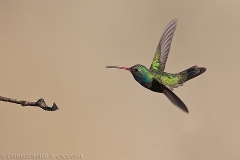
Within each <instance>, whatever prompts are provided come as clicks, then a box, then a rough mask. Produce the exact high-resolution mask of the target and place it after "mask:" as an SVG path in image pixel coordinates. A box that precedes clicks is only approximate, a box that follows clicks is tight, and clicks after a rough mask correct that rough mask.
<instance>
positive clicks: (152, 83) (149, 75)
mask: <svg viewBox="0 0 240 160" xmlns="http://www.w3.org/2000/svg"><path fill="white" fill-rule="evenodd" d="M176 26H177V20H172V21H171V22H170V23H169V24H168V25H167V27H166V28H165V30H164V31H163V34H162V36H161V39H160V41H159V43H158V46H157V49H156V52H155V55H154V58H153V62H152V64H151V67H150V68H149V69H147V68H146V67H145V66H143V65H140V64H137V65H134V66H132V67H130V68H126V67H117V66H107V68H119V69H124V70H128V71H130V72H131V73H132V75H133V77H134V79H135V80H136V81H137V82H138V83H140V84H141V85H142V86H143V87H145V88H147V89H149V90H151V91H154V92H159V93H163V94H164V95H166V96H167V97H168V98H169V100H170V101H171V102H172V103H173V104H175V105H176V106H178V107H179V108H181V109H182V110H184V111H185V112H188V109H187V107H186V105H185V104H184V103H183V101H182V100H181V99H180V98H179V97H178V96H177V95H175V94H174V93H173V92H172V91H171V90H173V88H177V87H178V86H181V85H183V83H185V82H186V81H188V80H190V79H192V78H194V77H197V76H199V75H200V74H202V73H204V72H205V71H206V68H204V67H198V66H193V67H190V68H188V69H186V70H184V71H182V72H179V73H176V74H172V73H167V72H164V69H165V65H166V62H167V58H168V54H169V51H170V47H171V42H172V38H173V35H174V32H175V30H176ZM166 86H167V87H166Z"/></svg>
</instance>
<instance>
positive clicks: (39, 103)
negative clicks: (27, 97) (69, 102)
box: [0, 96, 58, 111]
mask: <svg viewBox="0 0 240 160" xmlns="http://www.w3.org/2000/svg"><path fill="white" fill-rule="evenodd" d="M0 101H4V102H10V103H16V104H21V105H22V106H34V107H40V108H42V109H43V110H46V111H56V110H58V107H57V105H56V103H55V102H54V103H53V106H52V107H49V106H48V105H47V104H46V103H45V101H44V99H43V98H40V99H39V100H38V101H37V102H31V101H24V100H18V99H12V98H7V97H2V96H0Z"/></svg>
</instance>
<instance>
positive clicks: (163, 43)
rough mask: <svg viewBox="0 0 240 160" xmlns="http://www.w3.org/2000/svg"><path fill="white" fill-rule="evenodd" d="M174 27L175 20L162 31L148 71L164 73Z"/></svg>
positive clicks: (175, 24)
mask: <svg viewBox="0 0 240 160" xmlns="http://www.w3.org/2000/svg"><path fill="white" fill-rule="evenodd" d="M176 27H177V19H174V20H172V21H171V22H170V23H169V24H168V25H167V27H166V28H165V30H164V31H163V33H162V36H161V39H160V41H159V43H158V46H157V49H156V51H155V55H154V58H153V61H152V64H151V67H150V69H153V70H160V71H164V69H165V65H166V62H167V58H168V54H169V51H170V47H171V43H172V38H173V35H174V32H175V30H176Z"/></svg>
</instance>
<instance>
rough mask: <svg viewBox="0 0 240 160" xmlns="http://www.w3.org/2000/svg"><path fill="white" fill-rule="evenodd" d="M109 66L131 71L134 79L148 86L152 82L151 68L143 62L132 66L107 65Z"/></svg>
mask: <svg viewBox="0 0 240 160" xmlns="http://www.w3.org/2000/svg"><path fill="white" fill-rule="evenodd" d="M106 67H107V68H118V69H124V70H127V71H130V72H131V73H132V75H133V77H134V79H135V80H136V81H137V82H138V83H140V84H141V85H143V86H144V87H147V88H148V84H149V82H150V72H149V70H148V69H147V68H146V67H145V66H143V65H141V64H136V65H134V66H132V67H130V68H127V67H118V66H106Z"/></svg>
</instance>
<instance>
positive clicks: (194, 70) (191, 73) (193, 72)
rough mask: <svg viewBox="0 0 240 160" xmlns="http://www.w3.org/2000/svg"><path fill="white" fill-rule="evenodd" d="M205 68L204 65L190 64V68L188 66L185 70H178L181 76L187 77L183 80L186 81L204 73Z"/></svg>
mask: <svg viewBox="0 0 240 160" xmlns="http://www.w3.org/2000/svg"><path fill="white" fill-rule="evenodd" d="M206 70H207V69H206V68H205V67H198V66H192V67H191V68H188V69H186V70H185V71H182V72H180V75H182V76H183V77H187V79H185V81H188V80H190V79H192V78H194V77H197V76H199V75H200V74H202V73H204V72H205V71H206Z"/></svg>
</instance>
